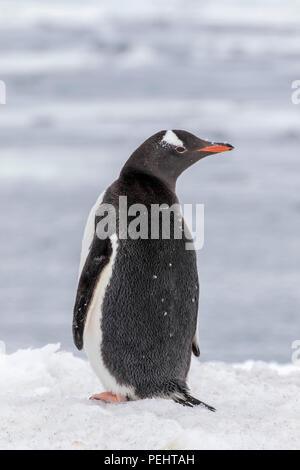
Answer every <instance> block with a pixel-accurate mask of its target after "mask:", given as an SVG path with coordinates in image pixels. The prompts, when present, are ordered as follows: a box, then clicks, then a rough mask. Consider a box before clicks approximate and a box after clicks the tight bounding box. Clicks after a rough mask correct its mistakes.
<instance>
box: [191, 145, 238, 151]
mask: <svg viewBox="0 0 300 470" xmlns="http://www.w3.org/2000/svg"><path fill="white" fill-rule="evenodd" d="M232 149H234V147H233V146H232V145H230V144H214V145H209V146H208V147H203V148H202V149H199V150H197V152H211V153H220V152H228V150H232Z"/></svg>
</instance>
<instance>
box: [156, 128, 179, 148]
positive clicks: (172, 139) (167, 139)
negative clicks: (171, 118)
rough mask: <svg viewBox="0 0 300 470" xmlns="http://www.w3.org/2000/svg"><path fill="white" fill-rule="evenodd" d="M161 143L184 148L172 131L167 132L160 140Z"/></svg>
mask: <svg viewBox="0 0 300 470" xmlns="http://www.w3.org/2000/svg"><path fill="white" fill-rule="evenodd" d="M161 143H162V144H169V145H174V146H175V147H184V145H183V142H182V140H180V139H179V138H178V137H177V135H176V134H175V132H173V131H167V132H166V133H165V135H164V136H163V138H162V139H161Z"/></svg>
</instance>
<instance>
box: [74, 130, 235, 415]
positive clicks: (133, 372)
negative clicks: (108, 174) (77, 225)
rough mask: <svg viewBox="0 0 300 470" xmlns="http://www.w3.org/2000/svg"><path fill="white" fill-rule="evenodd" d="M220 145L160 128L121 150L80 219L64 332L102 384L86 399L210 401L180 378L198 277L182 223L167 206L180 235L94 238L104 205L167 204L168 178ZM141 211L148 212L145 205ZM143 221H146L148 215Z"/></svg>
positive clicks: (191, 340) (192, 328) (194, 344)
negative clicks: (74, 283)
mask: <svg viewBox="0 0 300 470" xmlns="http://www.w3.org/2000/svg"><path fill="white" fill-rule="evenodd" d="M232 149H233V146H232V145H230V144H227V143H225V144H220V143H214V142H210V141H207V140H203V139H200V138H198V137H196V136H195V135H193V134H191V133H189V132H187V131H184V130H162V131H160V132H157V133H156V134H154V135H153V136H151V137H150V138H148V139H147V140H146V141H145V142H144V143H143V144H142V145H141V146H140V147H138V148H137V149H136V150H135V151H134V152H133V153H132V155H131V156H130V157H129V159H128V160H127V162H126V163H125V165H124V166H123V168H122V169H121V172H120V175H119V178H118V179H117V180H116V181H114V182H113V183H112V184H111V185H110V186H109V187H108V189H106V191H104V192H103V193H102V194H101V195H100V196H99V198H98V200H97V201H96V203H95V205H94V206H93V208H92V209H91V212H90V214H89V217H88V221H87V224H86V228H85V231H84V237H83V242H82V251H81V259H80V267H79V281H78V289H77V295H76V300H75V306H74V312H73V339H74V343H75V345H76V347H77V348H78V349H79V350H81V349H82V348H84V350H85V352H86V354H87V357H88V360H89V362H90V364H91V366H92V369H93V370H94V372H95V373H96V375H97V376H98V378H99V379H100V381H101V382H102V384H103V386H104V387H105V389H106V391H105V392H103V393H99V394H95V395H93V396H92V397H91V399H95V400H102V401H104V402H109V403H118V402H126V401H128V400H138V399H144V398H155V397H160V398H165V399H171V400H174V401H175V402H176V403H179V404H182V405H185V406H189V407H193V406H195V405H201V406H203V407H205V408H207V409H209V410H211V411H215V408H213V407H212V406H209V405H207V404H206V403H204V402H202V401H200V400H198V399H197V398H195V397H193V396H192V395H191V393H190V390H189V387H188V385H187V376H188V371H189V368H190V363H191V355H192V353H193V354H194V355H195V356H199V355H200V349H199V345H198V338H197V323H198V321H197V316H198V301H199V281H198V272H197V262H196V254H195V250H191V249H189V250H187V249H186V241H187V239H190V236H188V235H186V233H187V232H186V230H185V228H186V224H185V222H184V219H183V217H182V216H181V217H180V216H178V214H176V212H172V211H170V219H171V225H172V227H173V228H174V226H175V225H176V224H177V225H178V224H179V225H180V228H181V232H182V237H181V239H180V238H175V237H174V236H173V235H172V234H173V232H172V230H170V237H169V239H168V238H166V237H163V235H162V231H161V230H159V235H158V236H156V237H154V238H152V237H150V236H149V237H147V238H143V237H134V238H131V237H127V238H126V237H123V236H121V235H120V230H118V228H119V222H120V220H119V219H120V217H119V216H117V219H118V220H117V223H116V230H115V231H111V233H108V234H107V236H106V237H103V236H101V237H100V236H99V234H98V232H97V227H98V225H99V222H100V221H101V220H102V221H103V217H104V216H103V211H102V209H103V208H104V207H105V208H106V207H112V208H113V209H115V214H118V210H119V209H120V197H121V196H123V197H124V196H126V198H127V199H126V200H127V204H128V207H131V206H132V205H133V204H140V205H141V204H142V205H143V207H145V208H147V209H149V210H150V209H151V206H153V205H159V207H161V206H162V205H164V206H163V207H167V208H171V207H173V205H174V204H175V206H176V205H178V204H179V201H178V198H177V196H176V181H177V178H178V177H179V176H180V175H181V173H182V172H183V171H184V170H186V169H187V168H189V167H190V166H191V165H193V164H194V163H196V162H198V161H199V160H201V159H202V158H204V157H206V156H208V155H212V154H216V153H219V152H224V151H228V150H232ZM149 214H150V212H149ZM148 222H149V224H151V218H150V216H149V220H148Z"/></svg>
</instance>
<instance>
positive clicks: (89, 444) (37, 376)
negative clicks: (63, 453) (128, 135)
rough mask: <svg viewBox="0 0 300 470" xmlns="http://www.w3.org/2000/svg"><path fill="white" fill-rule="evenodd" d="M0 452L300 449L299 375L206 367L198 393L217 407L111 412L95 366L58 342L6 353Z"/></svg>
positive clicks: (197, 372)
mask: <svg viewBox="0 0 300 470" xmlns="http://www.w3.org/2000/svg"><path fill="white" fill-rule="evenodd" d="M0 377H1V378H0V421H1V430H0V448H1V449H106V450H114V449H126V450H129V449H297V448H299V447H300V437H299V436H300V400H299V389H300V369H299V368H297V367H296V366H293V365H286V366H279V365H276V364H267V363H264V362H251V361H248V362H247V363H244V364H226V363H219V362H218V363H215V362H209V363H200V362H199V361H196V360H194V361H193V363H192V369H191V374H190V384H191V388H192V391H193V394H194V395H195V396H197V397H199V398H200V399H201V400H203V401H205V402H207V403H208V404H210V405H213V406H215V407H216V408H217V412H216V413H211V412H209V411H207V410H205V409H202V408H185V407H181V406H180V405H177V404H175V403H173V402H171V401H167V400H163V399H153V400H143V401H137V402H129V403H126V404H119V405H109V404H104V403H101V402H91V401H89V400H88V397H89V396H90V395H91V394H93V393H97V392H100V391H102V387H101V385H100V384H99V382H98V380H97V378H96V377H95V376H94V374H93V372H92V371H91V369H90V366H89V364H88V363H87V362H86V361H85V360H82V359H79V358H77V357H74V356H73V355H72V354H71V353H68V352H61V351H59V345H53V344H50V345H47V346H45V347H43V348H41V349H34V350H19V351H17V352H15V353H14V354H11V355H5V354H4V351H2V352H0Z"/></svg>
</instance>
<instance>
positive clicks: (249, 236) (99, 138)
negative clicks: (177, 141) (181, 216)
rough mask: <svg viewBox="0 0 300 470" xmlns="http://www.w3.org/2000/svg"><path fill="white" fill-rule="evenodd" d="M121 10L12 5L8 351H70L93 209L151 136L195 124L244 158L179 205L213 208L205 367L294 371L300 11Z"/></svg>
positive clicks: (3, 271)
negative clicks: (53, 347)
mask: <svg viewBox="0 0 300 470" xmlns="http://www.w3.org/2000/svg"><path fill="white" fill-rule="evenodd" d="M123 3H124V2H122V1H121V0H102V1H101V5H100V2H99V0H86V1H85V2H78V1H77V0H51V1H50V0H44V1H43V2H41V1H39V0H30V2H29V1H26V2H25V1H24V0H2V2H1V6H2V8H1V16H0V25H1V28H0V80H4V81H5V83H6V85H7V86H6V88H7V100H6V101H7V104H6V105H1V106H0V130H1V138H0V155H1V157H0V206H1V207H0V224H1V232H0V259H1V264H0V295H1V306H2V313H1V315H0V331H1V339H2V340H4V341H5V342H6V348H7V351H8V352H12V351H15V350H16V349H19V348H23V347H29V346H33V347H40V346H43V345H44V344H47V343H51V342H54V343H55V342H57V341H60V342H61V343H62V345H63V348H64V349H67V350H69V351H74V349H73V348H74V346H73V343H72V335H71V322H72V309H73V304H74V298H75V292H76V284H77V273H78V264H79V253H80V246H81V240H82V235H83V229H84V224H85V221H86V218H87V215H88V213H89V210H90V208H91V206H92V205H93V204H94V202H95V200H96V199H97V197H98V196H99V194H100V193H101V191H103V190H104V189H105V188H107V187H108V186H109V185H110V184H111V183H112V182H113V181H114V180H115V179H116V178H117V177H118V174H119V172H120V169H121V167H122V165H123V164H124V162H125V160H126V159H127V158H128V156H129V155H130V154H131V153H132V151H133V150H135V149H136V148H137V146H138V145H140V144H141V143H142V142H143V141H144V140H145V139H146V138H147V137H149V136H150V135H151V134H153V133H155V132H157V131H159V130H162V129H186V130H187V131H190V132H192V133H195V134H196V135H198V136H199V137H202V138H204V137H207V140H210V141H216V142H223V141H228V142H229V143H231V144H232V145H234V146H235V150H234V151H233V152H228V153H226V154H223V155H221V154H220V155H218V156H214V157H210V158H207V159H204V160H203V161H201V162H199V163H198V164H197V165H195V166H193V167H191V168H190V169H189V170H187V171H186V172H185V173H184V174H183V175H182V176H181V177H180V179H179V181H178V184H177V193H178V196H179V200H180V202H181V203H182V204H184V203H193V204H195V203H204V205H205V241H204V247H203V249H202V250H201V251H199V252H198V253H197V257H198V270H199V279H200V286H201V287H200V306H199V336H200V345H201V354H202V359H204V360H221V361H225V362H226V361H229V362H233V361H234V362H240V361H244V360H246V359H249V358H252V359H263V360H266V361H272V360H276V361H279V362H283V363H287V362H289V361H291V357H292V353H293V352H294V351H293V349H292V344H293V342H294V341H295V340H299V339H300V338H299V305H300V290H299V283H300V272H299V265H300V238H299V233H300V217H299V211H300V200H299V196H298V195H299V109H300V108H299V105H298V106H296V105H293V104H292V103H291V92H292V88H291V84H292V82H293V81H294V80H297V79H299V41H300V33H299V27H298V23H299V15H298V10H299V6H298V3H297V2H296V0H286V1H285V2H282V1H281V0H273V1H272V2H267V3H264V4H262V2H260V1H258V0H255V1H250V0H245V1H244V2H243V5H242V6H241V2H240V1H238V0H230V1H228V2H224V1H223V0H211V1H210V2H199V1H198V0H190V2H189V8H186V4H185V2H184V1H183V0H153V1H151V2H150V1H149V2H140V1H138V0H128V1H127V2H126V8H124V5H123ZM167 264H168V263H167ZM176 268H178V266H176ZM156 269H157V268H156V267H153V270H155V274H156V275H157V276H158V279H157V280H156V281H155V282H158V280H160V273H159V271H157V270H156ZM171 269H172V270H174V269H175V262H174V263H173V268H171ZM166 296H167V292H166V293H162V294H161V295H160V297H159V302H161V303H163V300H161V301H160V299H161V298H165V299H166V300H165V301H164V302H165V303H163V305H166V303H167V298H166ZM164 308H167V307H164ZM162 311H163V310H162Z"/></svg>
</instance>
